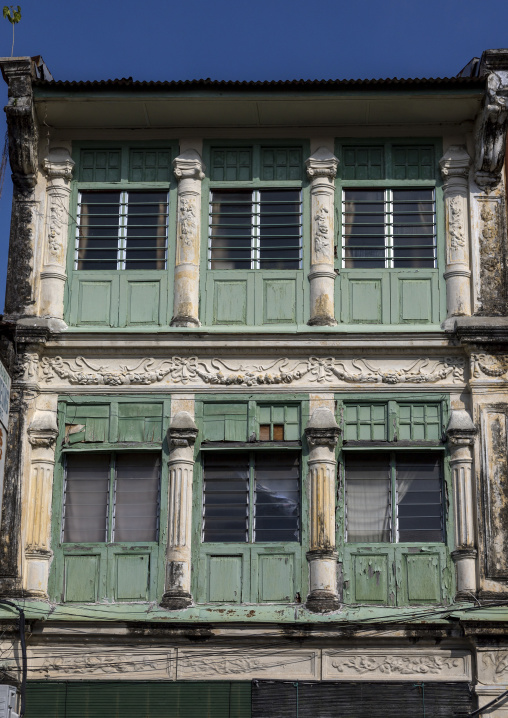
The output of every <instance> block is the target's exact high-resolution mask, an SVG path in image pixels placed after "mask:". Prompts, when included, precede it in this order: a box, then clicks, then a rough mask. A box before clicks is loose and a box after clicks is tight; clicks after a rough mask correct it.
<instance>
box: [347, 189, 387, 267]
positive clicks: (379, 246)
mask: <svg viewBox="0 0 508 718" xmlns="http://www.w3.org/2000/svg"><path fill="white" fill-rule="evenodd" d="M384 195H385V193H384V190H376V189H355V190H346V191H345V192H344V208H343V211H344V215H343V228H342V229H343V237H344V247H343V251H344V266H345V267H348V268H355V269H371V268H376V267H384V266H385V202H384Z"/></svg>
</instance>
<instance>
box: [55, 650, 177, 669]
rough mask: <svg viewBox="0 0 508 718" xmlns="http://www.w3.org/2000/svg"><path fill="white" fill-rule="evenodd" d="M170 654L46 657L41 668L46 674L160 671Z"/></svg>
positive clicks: (167, 663)
mask: <svg viewBox="0 0 508 718" xmlns="http://www.w3.org/2000/svg"><path fill="white" fill-rule="evenodd" d="M169 661H170V656H169V655H165V656H161V657H157V658H154V659H152V660H150V657H147V658H146V659H143V660H129V658H128V657H127V658H126V656H125V654H120V653H119V654H118V655H109V656H97V655H96V656H93V655H92V656H90V655H89V656H87V655H79V656H75V657H71V658H68V657H60V656H58V657H53V658H49V659H47V660H46V661H45V662H44V664H43V666H42V670H43V671H44V672H45V673H46V674H48V673H50V672H53V671H56V672H58V673H75V674H83V673H86V674H89V673H112V674H115V673H147V672H152V671H160V670H161V669H164V668H165V666H169Z"/></svg>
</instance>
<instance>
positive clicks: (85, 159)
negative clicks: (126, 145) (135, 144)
mask: <svg viewBox="0 0 508 718" xmlns="http://www.w3.org/2000/svg"><path fill="white" fill-rule="evenodd" d="M121 163H122V151H121V150H81V157H80V167H79V179H80V180H81V182H119V181H120V179H121Z"/></svg>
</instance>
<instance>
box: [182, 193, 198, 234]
mask: <svg viewBox="0 0 508 718" xmlns="http://www.w3.org/2000/svg"><path fill="white" fill-rule="evenodd" d="M179 221H180V233H181V236H182V241H183V243H184V244H186V245H187V246H189V245H191V244H192V238H193V237H194V236H195V234H196V227H197V224H196V208H195V206H194V202H193V200H192V199H190V198H189V197H182V198H181V199H180V217H179Z"/></svg>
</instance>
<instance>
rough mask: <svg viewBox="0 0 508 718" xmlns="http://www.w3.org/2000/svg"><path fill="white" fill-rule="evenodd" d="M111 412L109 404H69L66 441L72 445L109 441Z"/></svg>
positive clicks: (66, 420)
mask: <svg viewBox="0 0 508 718" xmlns="http://www.w3.org/2000/svg"><path fill="white" fill-rule="evenodd" d="M109 413H110V407H109V404H77V405H76V404H68V405H67V410H66V419H65V423H66V429H67V430H66V436H65V442H66V443H67V444H70V445H72V444H79V443H82V442H83V443H94V444H95V443H101V442H104V441H108V439H109ZM67 425H69V426H68V427H67Z"/></svg>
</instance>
